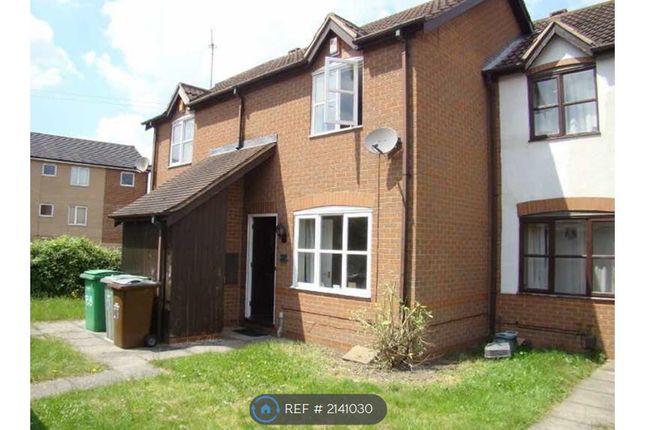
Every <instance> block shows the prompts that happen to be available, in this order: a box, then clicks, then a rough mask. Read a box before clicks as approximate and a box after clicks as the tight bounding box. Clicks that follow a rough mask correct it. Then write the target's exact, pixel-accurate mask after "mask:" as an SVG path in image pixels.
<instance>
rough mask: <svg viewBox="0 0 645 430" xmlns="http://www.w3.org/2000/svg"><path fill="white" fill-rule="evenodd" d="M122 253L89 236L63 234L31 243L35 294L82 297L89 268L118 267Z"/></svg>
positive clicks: (33, 292)
mask: <svg viewBox="0 0 645 430" xmlns="http://www.w3.org/2000/svg"><path fill="white" fill-rule="evenodd" d="M120 264H121V254H120V252H119V251H117V250H112V249H108V248H104V247H102V246H99V245H97V244H95V243H94V242H92V241H91V240H89V239H87V238H85V237H69V236H60V237H58V238H56V239H48V240H36V241H34V242H32V243H31V295H32V297H56V296H67V297H82V296H83V286H84V282H83V281H84V280H83V279H81V278H80V277H79V276H80V274H81V273H83V272H84V271H86V270H89V269H112V270H118V268H119V266H120Z"/></svg>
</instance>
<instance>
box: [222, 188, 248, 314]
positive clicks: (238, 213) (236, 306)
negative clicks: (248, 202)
mask: <svg viewBox="0 0 645 430" xmlns="http://www.w3.org/2000/svg"><path fill="white" fill-rule="evenodd" d="M243 198H244V178H242V179H240V180H239V181H237V182H235V183H234V184H232V185H231V186H230V187H228V195H227V199H228V200H227V203H226V204H227V208H226V209H227V219H226V252H227V253H235V254H238V268H237V279H238V282H237V283H234V284H225V285H224V325H225V326H237V325H239V324H240V322H241V319H242V317H243V316H244V312H243V308H242V311H241V310H240V307H241V306H243V299H244V297H243V293H244V291H243V290H242V288H243V286H244V280H243V279H242V274H243V271H242V262H243V261H244V259H243V257H242V250H243V249H244V246H243V244H242V236H243V235H242V232H243V231H245V230H244V229H245V227H246V223H245V221H244V219H245V216H244V213H243V210H244V200H243Z"/></svg>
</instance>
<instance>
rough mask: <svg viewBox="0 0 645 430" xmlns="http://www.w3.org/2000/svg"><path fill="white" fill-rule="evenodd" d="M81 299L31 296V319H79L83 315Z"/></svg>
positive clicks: (83, 309)
mask: <svg viewBox="0 0 645 430" xmlns="http://www.w3.org/2000/svg"><path fill="white" fill-rule="evenodd" d="M84 311H85V302H84V301H83V299H70V298H67V297H51V298H32V299H31V321H56V320H80V319H82V318H83V316H84Z"/></svg>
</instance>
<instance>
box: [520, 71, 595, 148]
mask: <svg viewBox="0 0 645 430" xmlns="http://www.w3.org/2000/svg"><path fill="white" fill-rule="evenodd" d="M529 86H530V88H529V89H530V100H531V101H530V103H531V106H530V110H531V140H540V139H546V138H549V137H560V136H570V135H577V134H588V133H597V132H598V100H597V96H596V69H595V68H593V67H592V68H589V67H586V68H582V69H581V68H580V67H578V68H573V69H571V68H569V69H563V70H559V71H554V72H549V73H547V74H541V75H537V76H533V77H531V78H530V80H529Z"/></svg>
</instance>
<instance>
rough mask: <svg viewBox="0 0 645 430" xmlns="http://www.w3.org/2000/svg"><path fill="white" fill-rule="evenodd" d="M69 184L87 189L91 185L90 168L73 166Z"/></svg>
mask: <svg viewBox="0 0 645 430" xmlns="http://www.w3.org/2000/svg"><path fill="white" fill-rule="evenodd" d="M69 183H70V184H71V185H74V186H77V187H87V186H89V185H90V168H89V167H81V166H72V169H71V173H70V180H69Z"/></svg>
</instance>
